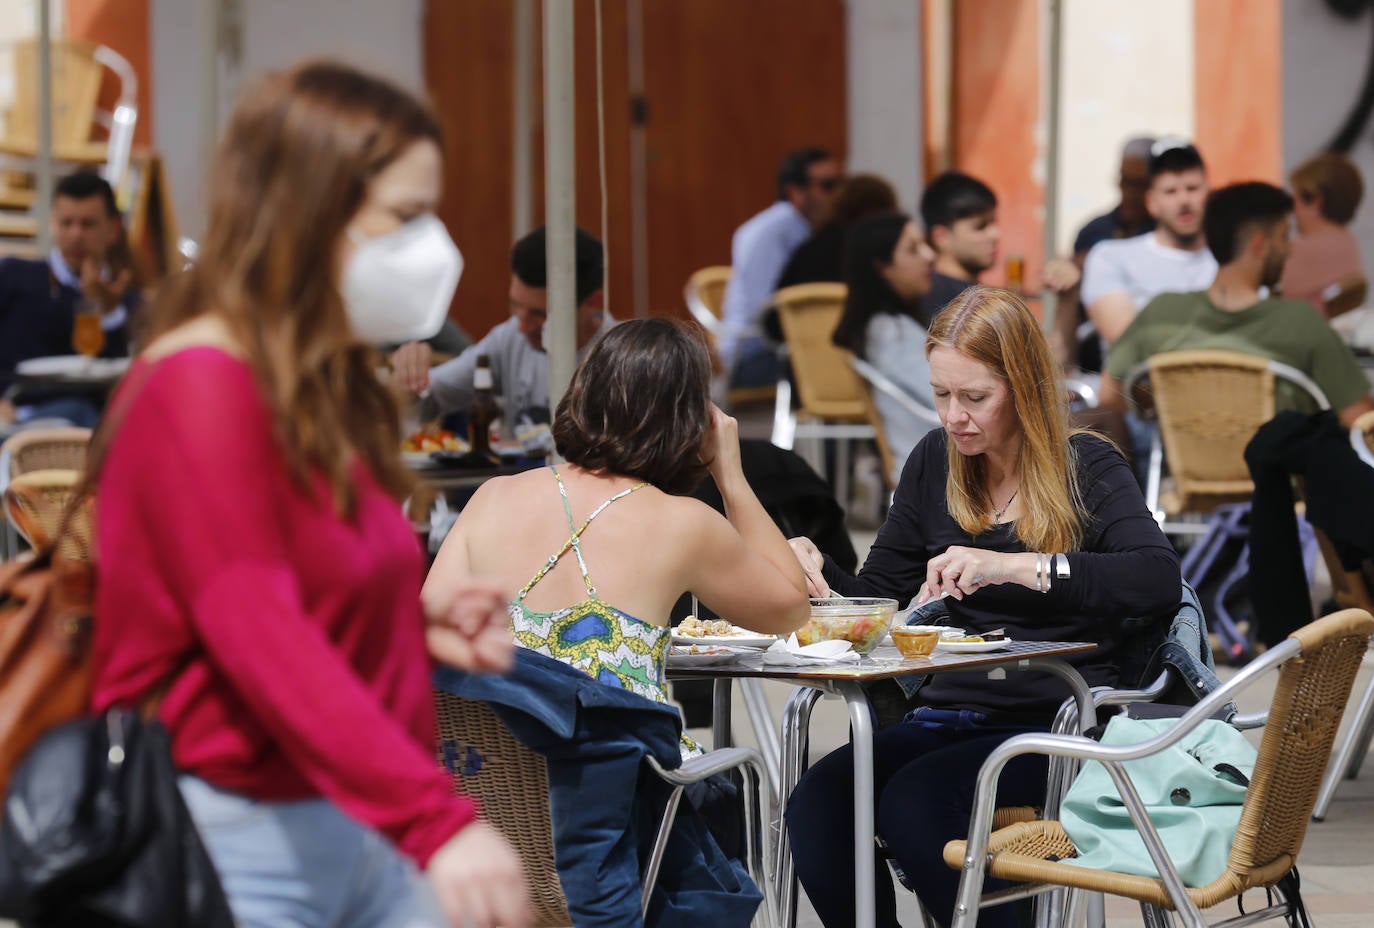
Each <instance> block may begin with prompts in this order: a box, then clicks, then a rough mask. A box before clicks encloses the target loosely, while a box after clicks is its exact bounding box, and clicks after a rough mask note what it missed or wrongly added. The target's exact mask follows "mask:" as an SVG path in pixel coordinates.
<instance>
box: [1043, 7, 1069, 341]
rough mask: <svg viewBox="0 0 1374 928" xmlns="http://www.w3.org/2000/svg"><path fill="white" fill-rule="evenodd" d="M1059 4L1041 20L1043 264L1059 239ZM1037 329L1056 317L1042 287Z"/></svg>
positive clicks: (1050, 293)
mask: <svg viewBox="0 0 1374 928" xmlns="http://www.w3.org/2000/svg"><path fill="white" fill-rule="evenodd" d="M1063 12H1064V11H1063V0H1049V7H1048V15H1047V17H1046V20H1045V24H1046V28H1047V29H1048V30H1049V37H1050V53H1049V100H1048V103H1047V106H1046V110H1047V112H1046V127H1045V128H1046V132H1045V137H1046V139H1047V140H1048V141H1047V142H1046V144H1045V263H1046V264H1048V263H1049V262H1051V261H1053V260H1054V257H1055V253H1056V251H1057V247H1056V246H1057V240H1058V238H1059V102H1060V96H1061V93H1060V83H1061V81H1060V72H1061V70H1062V61H1061V58H1062V49H1061V39H1062V33H1063V30H1062V29H1061V28H1060V26H1061V19H1062V17H1063ZM1042 290H1043V291H1044V293H1043V296H1042V302H1041V307H1042V313H1041V315H1042V318H1041V320H1040V324H1041V326H1042V327H1043V328H1044V331H1045V334H1046V335H1050V334H1052V333H1053V332H1054V322H1055V317H1056V316H1057V315H1058V313H1059V294H1057V293H1055V292H1054V290H1052V289H1051V288H1049V287H1043V288H1042Z"/></svg>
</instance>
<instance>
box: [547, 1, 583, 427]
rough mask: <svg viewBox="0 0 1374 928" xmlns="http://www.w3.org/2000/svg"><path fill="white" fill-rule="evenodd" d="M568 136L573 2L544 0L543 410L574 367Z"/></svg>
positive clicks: (573, 193)
mask: <svg viewBox="0 0 1374 928" xmlns="http://www.w3.org/2000/svg"><path fill="white" fill-rule="evenodd" d="M574 141H575V136H574V132H573V2H572V0H544V223H545V226H546V227H547V230H548V255H547V260H548V281H549V286H548V318H549V321H548V322H547V323H546V324H545V325H544V350H545V351H547V352H548V355H549V409H550V410H554V409H557V408H558V401H559V399H561V398H562V396H563V392H564V391H565V390H567V388H568V384H569V382H571V380H572V373H573V368H574V367H575V366H576V364H577V297H576V294H575V291H576V288H577V274H576V265H575V248H576V244H575V243H576V235H575V229H576V227H577V184H576V173H575V171H574V167H575V152H574Z"/></svg>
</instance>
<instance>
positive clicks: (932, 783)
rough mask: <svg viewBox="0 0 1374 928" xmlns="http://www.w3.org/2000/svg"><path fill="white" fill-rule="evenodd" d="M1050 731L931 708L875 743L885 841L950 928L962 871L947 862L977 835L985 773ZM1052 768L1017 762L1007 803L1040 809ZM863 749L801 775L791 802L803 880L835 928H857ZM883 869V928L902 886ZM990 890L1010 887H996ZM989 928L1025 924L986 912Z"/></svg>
mask: <svg viewBox="0 0 1374 928" xmlns="http://www.w3.org/2000/svg"><path fill="white" fill-rule="evenodd" d="M1045 730H1046V727H1045V726H1026V725H1011V724H1005V723H1001V722H998V721H995V720H992V719H989V718H988V717H987V716H986V715H984V714H982V713H980V712H971V711H968V710H959V709H934V708H930V707H926V706H922V707H921V708H918V709H915V710H913V711H912V712H910V713H909V714H908V715H907V717H906V719H905V720H904V721H902V722H900V723H898V724H897V725H893V726H892V727H891V728H885V729H883V730H882V731H880V732H877V733H876V734H875V735H874V737H873V793H874V797H875V799H876V803H875V810H874V814H875V823H876V825H877V831H878V836H879V837H880V838H882V839H883V843H884V844H886V845H887V848H888V851H889V852H890V853H891V854H892V857H893V860H894V861H895V862H896V863H897V865H898V866H899V867H901V869H902V872H903V873H904V874H905V875H906V879H907V881H908V882H909V883H910V885H911V886H912V887H914V888H915V890H916V894H917V895H918V896H919V897H920V899H921V902H922V904H923V905H925V907H926V909H927V910H929V912H930V913H931V915H933V916H934V917H935V918H936V919H937V920H938V921H940V923H941V924H945V925H948V924H949V923H950V920H951V917H952V916H953V913H954V900H955V896H956V895H957V894H958V889H959V874H960V871H958V870H953V869H951V868H950V867H948V866H947V865H946V864H945V861H944V848H945V843H946V842H948V841H951V840H954V839H956V838H966V837H968V825H969V818H970V817H971V816H972V813H973V787H974V783H975V781H976V778H977V775H978V769H979V768H980V767H981V766H982V765H983V761H984V760H986V759H987V756H988V755H989V754H991V753H992V750H993V748H995V747H997V745H999V744H1001V743H1002V742H1003V741H1006V740H1007V739H1008V738H1010V737H1012V736H1013V735H1019V734H1022V733H1024V732H1031V731H1045ZM1047 769H1048V765H1047V760H1046V758H1044V757H1043V756H1034V755H1024V756H1021V757H1018V758H1016V759H1015V760H1013V761H1012V762H1011V763H1009V764H1008V765H1007V766H1006V768H1005V769H1004V770H1003V773H1002V776H1001V778H1000V779H999V781H998V788H997V804H998V805H999V806H1001V805H1036V806H1038V805H1040V804H1041V803H1042V802H1043V801H1044V798H1045V778H1046V772H1047ZM853 795H854V749H853V746H852V745H849V746H845V747H843V748H840V749H838V750H836V751H832V752H831V753H830V754H827V755H826V756H825V757H823V758H821V760H820V761H819V762H818V763H817V764H816V765H815V766H814V767H812V768H811V769H810V770H808V771H807V772H806V774H805V775H804V776H803V777H802V778H801V782H799V783H798V784H797V788H796V789H795V790H793V791H792V796H791V798H790V799H789V800H788V802H787V834H788V837H789V839H790V841H791V845H792V855H793V858H794V860H795V861H796V868H797V877H798V879H800V880H801V884H802V887H803V888H804V889H805V890H806V895H807V898H808V899H810V900H811V904H812V906H814V907H815V909H816V914H818V915H819V916H820V918H821V922H822V923H823V924H825V925H826V926H827V928H840V926H847V925H853V924H854V860H853V856H852V855H853V850H852V849H853V847H854V802H853V799H852V797H853ZM875 853H876V851H875ZM885 871H886V868H885V867H883V866H882V862H881V861H879V862H878V867H877V870H876V877H877V879H876V885H875V886H874V887H873V891H874V899H875V901H876V904H875V909H876V914H877V924H878V925H879V926H880V928H891V926H895V925H897V924H898V922H897V904H896V897H895V895H894V893H893V887H892V880H891V879H890V878H889V876H888V874H887V873H886V872H885ZM985 885H986V887H987V888H988V889H994V888H997V887H1000V886H1004V885H1006V884H1005V883H1004V882H1003V881H1000V880H991V879H990V880H988V881H987V883H986V884H985ZM978 924H979V925H980V926H988V928H991V926H1016V925H1018V924H1019V921H1018V918H1017V914H1016V911H1015V909H1014V907H1013V906H1009V905H1000V906H995V907H993V908H990V909H984V910H983V911H982V912H980V913H979V916H978Z"/></svg>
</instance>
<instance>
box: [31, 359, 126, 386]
mask: <svg viewBox="0 0 1374 928" xmlns="http://www.w3.org/2000/svg"><path fill="white" fill-rule="evenodd" d="M128 369H129V359H128V358H87V357H85V356H84V355H79V354H61V355H53V356H51V357H46V358H29V359H28V360H27V361H20V362H19V363H18V364H16V365H15V366H14V372H15V373H16V374H22V375H24V376H27V377H73V378H77V379H96V380H103V379H106V378H111V377H118V376H119V375H120V374H122V373H124V372H125V371H126V370H128Z"/></svg>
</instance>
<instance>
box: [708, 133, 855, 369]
mask: <svg viewBox="0 0 1374 928" xmlns="http://www.w3.org/2000/svg"><path fill="white" fill-rule="evenodd" d="M841 179H842V175H841V173H840V165H839V162H837V161H836V160H835V159H834V158H833V157H832V156H831V154H830V153H829V152H828V151H826V150H825V149H823V148H799V149H797V150H796V151H794V152H791V153H789V154H788V155H787V157H785V158H784V159H783V160H782V164H781V165H780V166H779V168H778V199H777V202H776V203H774V204H773V205H772V206H770V207H768V208H767V209H765V210H764V211H763V212H761V213H757V214H755V215H754V216H753V217H752V218H750V219H749V220H747V221H746V222H745V223H744V225H742V226H740V227H739V228H738V229H736V230H735V236H734V239H733V241H732V242H731V246H730V263H731V265H732V266H733V268H734V272H733V273H732V274H731V275H730V283H729V284H728V285H727V286H726V288H725V299H724V302H723V303H722V304H721V313H720V314H721V323H722V325H721V333H720V339H719V346H720V357H721V361H722V363H724V365H725V368H726V370H728V371H730V384H731V386H736V387H759V386H766V385H768V384H771V383H773V382H775V381H776V380H777V376H778V359H777V354H776V352H774V350H773V349H772V348H771V347H769V346H768V345H767V344H765V343H764V341H763V339H762V337H760V335H759V331H758V324H759V317H760V315H762V313H763V310H764V307H766V306H767V305H768V301H769V299H771V298H772V296H773V290H774V288H775V287H776V286H777V283H778V277H779V276H781V274H782V269H783V268H784V267H785V266H786V265H787V259H788V258H789V257H791V255H792V252H793V251H794V250H796V247H797V246H798V245H800V244H801V243H802V242H804V241H806V239H807V237H808V236H810V235H811V231H812V229H814V228H815V227H817V226H819V225H820V223H821V221H822V220H823V219H824V217H825V214H826V212H827V211H828V210H829V208H830V201H831V200H833V199H834V197H835V191H836V189H837V188H838V187H839V185H840V180H841Z"/></svg>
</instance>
